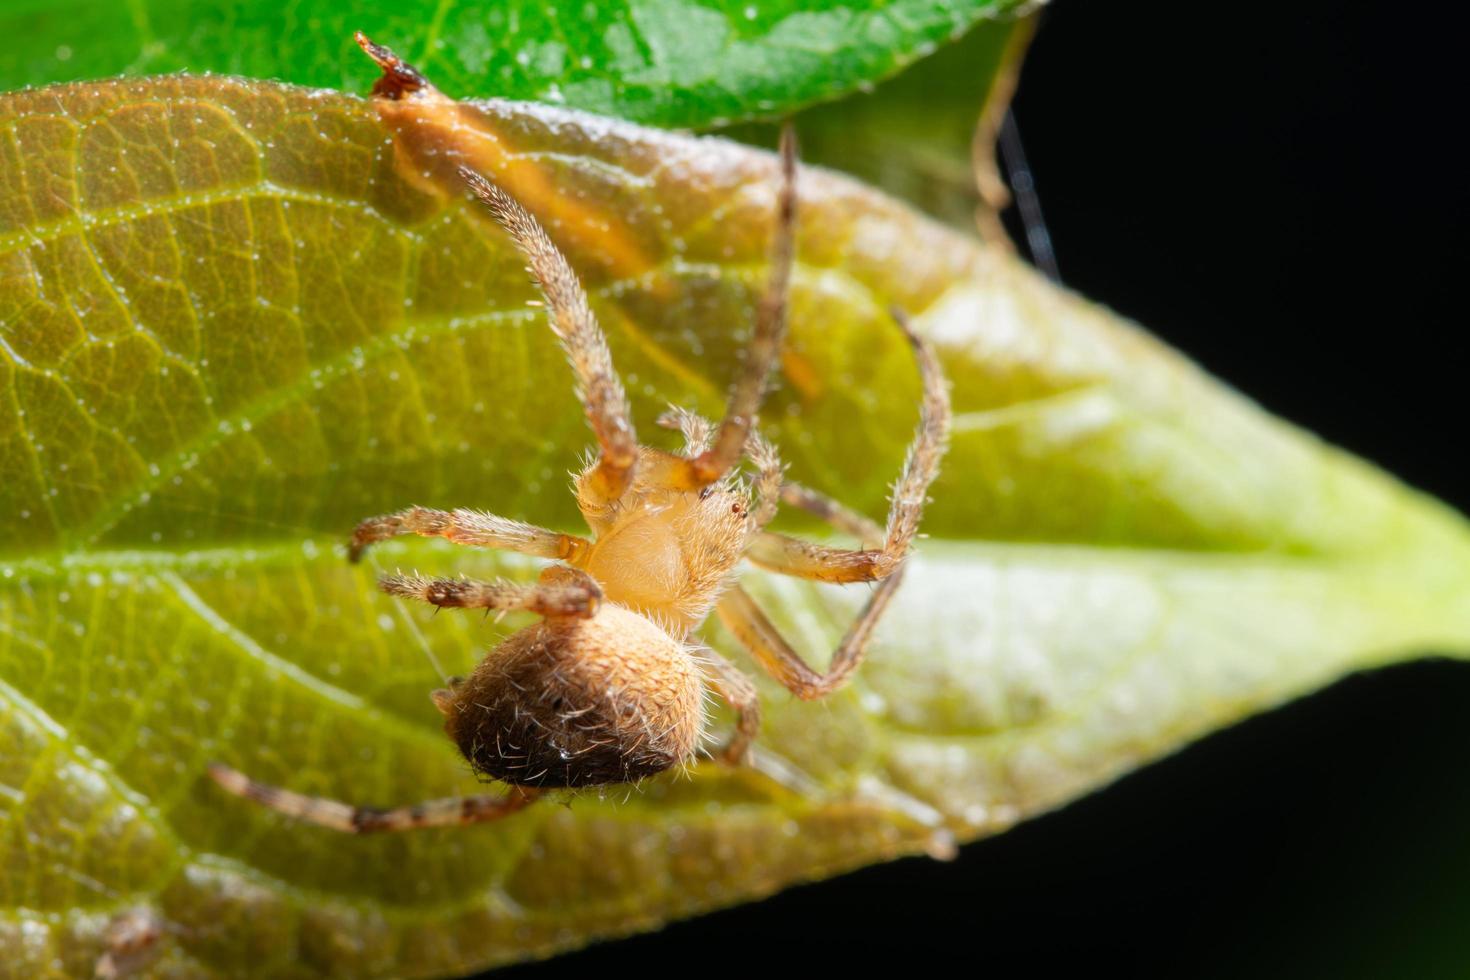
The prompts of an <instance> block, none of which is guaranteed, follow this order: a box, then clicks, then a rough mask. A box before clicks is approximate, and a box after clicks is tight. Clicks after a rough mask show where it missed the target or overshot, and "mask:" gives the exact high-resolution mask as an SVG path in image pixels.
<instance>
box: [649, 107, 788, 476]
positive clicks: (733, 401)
mask: <svg viewBox="0 0 1470 980" xmlns="http://www.w3.org/2000/svg"><path fill="white" fill-rule="evenodd" d="M779 156H780V169H781V184H780V188H779V189H778V190H777V192H776V228H775V234H774V235H773V236H772V239H771V256H770V274H769V277H768V279H767V280H766V288H765V290H764V292H763V293H762V295H761V298H760V301H759V303H758V304H757V306H756V317H755V330H754V332H753V333H752V334H751V338H750V346H749V347H748V348H747V349H746V351H745V363H744V364H743V365H741V369H740V374H739V375H738V376H737V377H736V379H735V384H734V386H733V387H732V388H731V389H730V400H729V403H728V404H727V405H726V408H725V418H724V419H723V420H722V421H721V422H720V425H719V428H718V429H717V430H716V431H715V434H714V438H713V440H712V441H711V443H710V444H709V445H708V446H707V447H706V448H705V449H703V450H702V451H701V452H699V453H698V454H697V455H693V456H691V457H690V458H689V459H688V460H687V462H686V463H685V464H684V465H683V466H682V467H680V469H679V470H678V471H677V472H676V474H675V476H674V480H675V483H674V485H675V487H676V488H679V489H689V490H697V489H700V488H702V487H707V486H709V485H710V484H712V483H714V482H716V481H717V480H719V479H720V478H721V477H723V476H724V475H725V474H726V473H727V472H729V470H730V468H731V467H733V466H735V464H737V463H739V462H740V459H741V457H742V456H743V455H744V453H745V442H746V439H747V438H748V437H749V435H750V433H751V432H753V431H754V430H755V419H756V413H757V412H759V411H760V407H761V402H762V401H763V400H764V399H765V396H766V387H767V384H768V382H769V380H770V376H771V373H772V371H773V370H774V369H775V367H776V360H777V358H778V357H779V356H780V353H781V345H782V343H783V342H784V341H785V338H786V313H787V309H786V307H787V296H788V294H789V293H790V288H791V266H792V262H793V259H794V257H795V252H796V131H795V130H794V129H792V127H791V124H790V123H787V124H786V125H785V126H783V127H782V128H781V145H780V151H779Z"/></svg>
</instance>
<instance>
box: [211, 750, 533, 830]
mask: <svg viewBox="0 0 1470 980" xmlns="http://www.w3.org/2000/svg"><path fill="white" fill-rule="evenodd" d="M209 775H210V777H211V778H213V779H214V781H215V782H217V783H219V784H220V786H222V787H224V788H225V789H226V790H228V791H229V792H231V793H234V794H235V795H236V796H241V797H244V798H245V799H247V800H254V801H255V802H257V803H259V804H261V805H262V806H266V807H269V808H270V809H272V810H275V811H276V812H278V813H284V814H286V816H288V817H294V818H296V819H297V820H304V821H306V822H307V823H314V824H316V825H317V826H319V827H327V828H330V829H332V830H340V831H342V832H343V833H347V834H371V833H376V832H380V831H399V830H417V829H419V828H420V827H463V826H465V825H467V824H472V823H486V822H488V821H491V820H499V819H500V818H502V817H508V816H510V815H511V814H512V813H516V812H518V811H520V810H524V809H525V808H526V807H528V806H530V805H531V804H532V803H533V802H535V800H536V798H537V797H538V796H539V795H540V791H539V790H536V789H532V788H529V787H525V786H512V787H511V788H510V792H508V793H506V794H505V795H504V796H490V795H478V796H452V797H447V798H445V799H439V800H428V801H426V802H423V803H416V804H414V805H413V806H398V807H392V808H391V809H386V810H384V809H378V808H376V807H363V806H353V805H351V804H350V803H343V802H341V801H339V800H329V799H325V798H323V797H320V796H303V795H302V794H300V793H293V792H291V791H290V790H286V789H281V788H279V787H276V786H268V785H266V784H265V783H258V782H256V781H255V780H253V779H251V778H250V777H249V776H246V775H245V774H244V773H241V772H237V771H236V770H234V769H231V768H230V767H229V766H225V765H221V764H220V763H218V762H215V763H211V764H210V766H209Z"/></svg>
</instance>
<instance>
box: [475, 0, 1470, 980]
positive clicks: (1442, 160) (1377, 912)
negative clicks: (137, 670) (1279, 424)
mask: <svg viewBox="0 0 1470 980" xmlns="http://www.w3.org/2000/svg"><path fill="white" fill-rule="evenodd" d="M1451 6H1452V5H1449V4H1441V5H1418V4H1416V5H1412V6H1411V5H1385V4H1371V5H1370V4H1366V3H1340V2H1339V3H1333V2H1328V0H1308V2H1303V0H1294V2H1293V3H1289V4H1270V5H1254V6H1250V7H1239V6H1229V7H1227V6H1224V5H1216V4H1211V5H1208V8H1207V9H1205V8H1206V5H1198V4H1183V3H1179V2H1178V0H1172V2H1164V0H1150V2H1131V0H1106V2H1102V0H1056V2H1055V3H1054V4H1053V5H1052V7H1051V8H1050V9H1049V10H1048V11H1047V12H1046V16H1045V17H1044V18H1043V23H1042V27H1041V30H1040V32H1039V34H1038V36H1037V39H1036V41H1035V44H1034V46H1033V48H1032V51H1031V53H1030V56H1029V58H1028V60H1027V63H1026V68H1025V71H1024V73H1023V76H1022V80H1021V87H1020V92H1019V95H1018V98H1017V103H1016V112H1017V118H1018V120H1019V123H1020V128H1021V132H1022V135H1023V137H1024V141H1025V145H1026V149H1027V151H1028V153H1029V156H1030V159H1031V164H1032V169H1033V172H1034V173H1035V176H1036V180H1037V184H1038V187H1039V192H1040V195H1041V201H1042V204H1043V206H1044V208H1045V211H1046V216H1047V219H1048V224H1049V226H1050V229H1051V233H1052V236H1053V239H1054V241H1055V245H1056V251H1057V256H1058V260H1059V264H1060V268H1061V272H1062V276H1063V279H1064V281H1065V282H1066V283H1067V284H1068V285H1070V286H1072V287H1074V288H1076V289H1078V290H1080V291H1081V292H1083V293H1085V294H1087V295H1089V296H1091V297H1093V298H1095V299H1098V300H1100V301H1102V302H1105V303H1107V304H1108V305H1110V306H1112V307H1113V308H1115V309H1117V310H1119V311H1120V312H1122V313H1124V314H1126V315H1128V316H1130V317H1133V318H1135V319H1137V320H1139V321H1140V322H1142V323H1144V324H1145V325H1147V326H1148V327H1149V329H1150V330H1152V331H1154V332H1155V333H1157V334H1158V335H1160V336H1162V337H1163V338H1164V339H1165V340H1167V341H1168V342H1170V343H1171V344H1173V345H1174V346H1176V347H1178V348H1179V349H1181V350H1183V351H1185V352H1186V353H1188V354H1189V355H1191V356H1192V357H1194V358H1196V359H1197V360H1198V361H1200V362H1201V363H1202V364H1203V365H1204V366H1205V367H1206V368H1207V369H1208V370H1210V371H1211V372H1212V373H1214V374H1215V375H1217V376H1218V377H1220V378H1222V379H1224V380H1225V381H1227V382H1229V383H1230V384H1232V385H1234V386H1236V387H1237V388H1239V389H1241V390H1242V391H1244V392H1246V393H1248V394H1249V395H1251V396H1252V397H1254V398H1256V399H1257V400H1259V401H1260V402H1261V403H1263V404H1264V405H1265V406H1266V407H1267V408H1268V409H1270V410H1271V411H1273V412H1275V413H1277V414H1279V415H1281V416H1284V417H1285V418H1288V419H1291V420H1293V421H1295V422H1298V423H1300V424H1302V425H1304V426H1306V427H1307V428H1309V429H1312V430H1314V431H1316V432H1318V433H1320V434H1322V435H1323V436H1325V437H1326V438H1328V439H1329V440H1331V441H1333V442H1336V443H1338V444H1340V445H1343V446H1345V447H1347V448H1349V449H1351V450H1353V451H1355V452H1357V453H1359V454H1361V455H1363V456H1365V457H1367V458H1369V459H1371V460H1373V461H1375V462H1377V463H1379V464H1381V465H1382V466H1384V467H1385V468H1387V469H1388V470H1390V471H1392V472H1394V473H1396V474H1398V475H1399V476H1401V477H1403V478H1404V479H1405V480H1407V481H1408V482H1410V483H1412V484H1414V485H1416V486H1418V487H1421V488H1423V489H1425V490H1428V491H1430V492H1432V493H1434V494H1436V495H1438V496H1440V497H1442V498H1443V499H1445V500H1447V501H1449V502H1451V503H1452V504H1455V505H1456V506H1457V507H1459V508H1460V509H1462V510H1465V509H1467V508H1470V468H1467V463H1466V457H1467V453H1470V439H1467V438H1466V430H1467V425H1466V422H1467V418H1470V413H1467V410H1466V408H1465V398H1464V382H1465V379H1466V373H1467V365H1466V362H1465V358H1464V346H1465V345H1464V342H1463V335H1464V329H1463V328H1464V323H1465V317H1464V315H1463V313H1462V312H1461V307H1460V305H1459V304H1458V303H1457V302H1454V300H1457V299H1458V298H1459V295H1460V294H1461V292H1462V290H1463V287H1464V284H1465V283H1464V280H1465V276H1464V269H1465V260H1466V257H1467V248H1466V244H1465V233H1466V230H1467V224H1470V222H1467V218H1470V206H1467V204H1470V201H1467V197H1470V195H1467V191H1466V181H1467V179H1470V172H1467V168H1466V166H1465V164H1466V158H1465V155H1464V154H1463V152H1462V151H1461V149H1460V148H1459V147H1458V146H1457V145H1456V144H1457V142H1458V140H1460V139H1461V138H1463V137H1464V136H1465V133H1464V130H1465V128H1466V127H1465V123H1466V119H1467V116H1470V113H1467V111H1466V109H1465V106H1464V101H1465V97H1466V92H1467V86H1466V85H1465V84H1464V81H1463V79H1462V78H1461V77H1460V76H1459V74H1458V73H1459V72H1460V71H1462V70H1463V68H1464V65H1465V54H1466V44H1465V38H1466V36H1467V35H1466V33H1465V31H1464V27H1465V25H1464V23H1463V22H1462V20H1463V19H1462V18H1456V19H1455V22H1453V23H1452V22H1451V21H1450V17H1449V16H1448V15H1441V14H1440V13H1439V10H1440V9H1445V10H1447V9H1449V8H1450V7H1451ZM1410 11H1412V13H1411V12H1410ZM746 957H749V962H747V961H746V959H745V958H746ZM946 961H947V965H946V967H945V969H946V972H954V973H955V974H959V975H976V976H990V975H997V974H1001V973H1012V972H1013V971H1014V972H1015V973H1016V974H1019V975H1021V976H1026V975H1035V974H1042V975H1047V974H1050V973H1053V972H1057V971H1062V970H1065V971H1067V972H1072V971H1083V970H1087V971H1095V970H1117V969H1121V970H1122V971H1123V972H1124V973H1125V974H1126V975H1133V976H1138V975H1158V976H1211V977H1214V976H1218V977H1234V976H1263V975H1265V976H1271V975H1281V976H1287V975H1292V976H1302V975H1305V976H1337V977H1341V976H1354V977H1382V976H1392V977H1397V976H1404V977H1431V976H1470V665H1461V664H1455V663H1449V662H1446V661H1428V662H1423V663H1418V664H1412V665H1408V666H1403V667H1396V668H1392V669H1388V670H1383V671H1377V672H1375V673H1373V674H1370V675H1361V676H1356V677H1352V678H1349V679H1347V680H1345V681H1343V682H1341V683H1339V684H1338V685H1336V686H1334V687H1332V688H1331V689H1329V690H1327V691H1325V692H1322V693H1320V694H1318V695H1315V696H1313V697H1311V698H1308V699H1306V700H1304V701H1300V702H1298V703H1296V704H1294V705H1291V706H1289V707H1287V708H1285V709H1282V710H1279V711H1276V712H1274V713H1271V714H1269V715H1266V716H1264V717H1259V718H1256V719H1254V720H1252V721H1249V722H1247V723H1245V724H1242V725H1240V726H1237V727H1235V728H1233V729H1231V730H1229V731H1226V732H1223V733H1220V734H1217V735H1215V736H1213V737H1211V738H1209V739H1206V740H1205V741H1203V742H1201V743H1199V744H1196V745H1194V746H1192V747H1190V748H1189V749H1187V750H1185V751H1184V752H1182V753H1180V754H1179V755H1176V756H1174V757H1172V758H1170V759H1168V760H1165V761H1164V762H1162V763H1160V764H1158V765H1154V766H1152V767H1150V768H1148V769H1146V770H1144V771H1142V772H1139V773H1136V774H1134V775H1132V776H1129V777H1127V778H1125V779H1123V780H1122V781H1121V782H1119V783H1118V784H1116V785H1114V786H1113V787H1111V788H1109V789H1107V790H1105V791H1103V792H1101V793H1098V794H1096V795H1094V796H1092V797H1089V798H1087V799H1084V800H1082V801H1079V802H1078V803H1075V804H1073V805H1072V806H1070V807H1067V808H1066V809H1065V810H1063V811H1061V812H1059V813H1055V814H1051V815H1048V816H1044V817H1041V818H1039V819H1036V820H1033V821H1031V822H1029V823H1026V824H1023V825H1022V826H1020V827H1018V828H1016V829H1015V830H1012V831H1010V832H1009V833H1007V834H1004V835H1002V836H1000V837H997V838H993V839H990V840H987V841H983V842H980V843H977V844H973V845H970V846H968V847H966V848H964V849H963V850H962V852H961V855H960V857H959V859H958V860H956V861H954V862H952V863H948V864H940V863H936V862H932V861H927V860H921V859H913V860H908V861H902V862H898V863H896V864H890V865H887V866H883V867H877V868H871V869H868V870H866V871H862V872H859V873H856V874H852V875H848V876H845V877H842V878H838V879H835V880H833V881H830V882H827V883H824V884H821V885H815V886H808V887H803V888H797V889H793V890H791V891H788V892H786V893H784V894H782V895H779V896H777V897H775V898H773V899H770V900H768V901H765V902H762V903H759V904H756V905H751V906H746V907H742V908H737V909H733V910H730V911H727V912H722V913H718V914H715V915H711V916H707V917H704V918H702V919H698V920H694V921H690V922H684V923H678V924H675V925H673V926H670V927H668V928H667V929H665V930H664V931H663V932H661V933H659V934H657V935H653V936H642V937H637V938H634V939H631V940H625V941H623V942H619V943H613V944H608V945H603V946H599V947H594V948H593V949H590V950H587V951H584V952H581V953H575V954H572V955H569V956H565V957H561V958H559V959H556V960H554V961H551V962H549V963H546V964H540V965H532V966H525V967H517V968H514V969H513V970H510V971H505V972H502V973H499V974H497V976H501V977H506V978H509V977H538V976H539V977H548V976H551V975H563V974H565V975H578V976H588V975H592V974H594V973H596V974H601V973H604V972H605V971H614V972H617V973H622V972H623V971H642V970H649V969H655V970H669V971H674V972H688V973H690V974H691V975H708V974H709V973H710V972H711V971H713V972H715V973H720V972H723V971H724V970H726V969H730V970H734V969H753V970H757V971H764V970H771V969H776V970H781V971H784V970H787V969H793V970H801V971H811V972H812V973H823V974H827V973H838V972H849V971H853V972H856V973H859V974H861V975H870V974H871V973H873V972H875V971H877V970H879V969H883V968H886V967H892V968H895V969H902V970H907V971H918V970H923V971H926V972H928V971H930V970H933V969H936V968H938V966H939V965H940V964H945V963H946Z"/></svg>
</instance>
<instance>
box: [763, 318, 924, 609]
mask: <svg viewBox="0 0 1470 980" xmlns="http://www.w3.org/2000/svg"><path fill="white" fill-rule="evenodd" d="M893 316H894V319H895V320H896V321H897V322H898V325H899V327H900V328H902V330H903V332H904V335H905V336H906V337H908V339H909V343H910V344H912V345H913V348H914V354H915V357H916V359H917V360H918V362H919V374H920V377H921V378H922V380H923V385H924V397H923V401H922V402H921V403H920V408H919V426H918V429H917V430H916V431H915V433H914V441H913V443H912V444H911V445H910V446H909V454H908V458H907V459H906V460H905V461H904V464H903V472H902V473H901V474H900V476H899V478H898V483H897V484H895V485H894V488H893V499H892V502H891V503H890V504H889V508H888V527H887V528H886V530H885V533H884V535H883V541H882V546H881V547H870V548H865V549H863V550H861V551H853V550H849V549H844V548H829V547H827V546H825V545H820V544H814V543H812V542H809V541H802V540H800V539H799V538H793V537H789V536H788V535H784V534H775V533H773V532H770V531H765V532H762V533H761V534H759V535H757V536H756V538H755V540H754V541H752V542H751V544H750V546H749V548H748V549H747V550H746V557H748V558H749V559H750V560H751V561H753V562H755V563H756V564H757V565H760V566H762V567H764V568H767V569H770V570H771V571H774V572H780V573H782V574H783V575H794V576H796V577H798V578H808V579H817V580H819V581H824V582H875V581H878V580H879V579H883V578H886V577H888V576H889V575H892V574H893V573H894V571H895V570H896V569H897V568H898V567H899V565H900V563H902V561H903V558H904V555H906V554H907V553H908V548H909V544H910V543H911V542H912V541H913V539H914V535H915V534H917V533H918V530H919V519H920V517H922V516H923V513H924V502H925V499H926V494H928V492H929V485H930V484H931V483H933V482H934V478H935V477H936V476H938V475H939V461H940V459H941V458H943V456H944V452H945V449H946V447H947V445H948V442H949V419H950V407H949V392H948V390H947V389H946V387H945V382H944V374H943V372H942V370H941V369H940V367H939V358H938V356H937V355H936V354H935V353H934V348H933V347H932V346H930V344H929V342H928V341H926V340H924V339H923V338H921V337H920V336H919V335H918V334H916V333H915V332H914V330H913V328H912V327H911V326H910V325H909V322H908V318H907V317H906V316H904V314H903V313H901V312H900V311H898V310H894V311H893ZM849 514H850V512H849ZM852 516H855V515H852ZM844 519H845V520H846V519H849V518H844Z"/></svg>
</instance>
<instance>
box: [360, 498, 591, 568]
mask: <svg viewBox="0 0 1470 980" xmlns="http://www.w3.org/2000/svg"><path fill="white" fill-rule="evenodd" d="M400 534H417V535H421V536H423V537H426V538H446V539H448V540H450V541H453V542H454V543H455V544H462V545H467V546H469V547H471V548H502V549H505V550H507V551H515V552H519V553H520V554H523V555H533V556H535V557H537V558H552V559H557V560H560V561H570V562H575V561H576V560H577V559H578V558H580V557H581V556H582V555H583V554H585V553H586V551H587V548H588V547H589V545H590V542H589V541H588V540H587V539H586V538H579V537H577V536H576V535H573V534H562V533H561V532H560V531H548V530H547V529H546V528H544V527H537V526H536V525H534V524H527V523H525V522H524V521H515V520H511V519H510V518H508V517H500V516H498V515H496V514H489V513H486V512H485V511H480V510H467V509H464V508H459V509H456V510H433V509H431V508H429V507H410V508H408V509H407V510H400V511H396V512H395V513H392V514H383V515H381V516H378V517H369V518H368V519H367V520H365V521H363V522H362V523H361V524H359V525H357V529H356V530H354V531H353V532H352V538H351V539H350V540H349V542H348V545H347V557H348V559H349V560H351V561H354V562H355V561H360V560H361V559H362V556H363V552H365V551H366V550H367V549H368V547H369V546H370V545H372V544H374V543H375V542H378V541H383V540H386V539H388V538H393V537H397V536H398V535H400Z"/></svg>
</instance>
